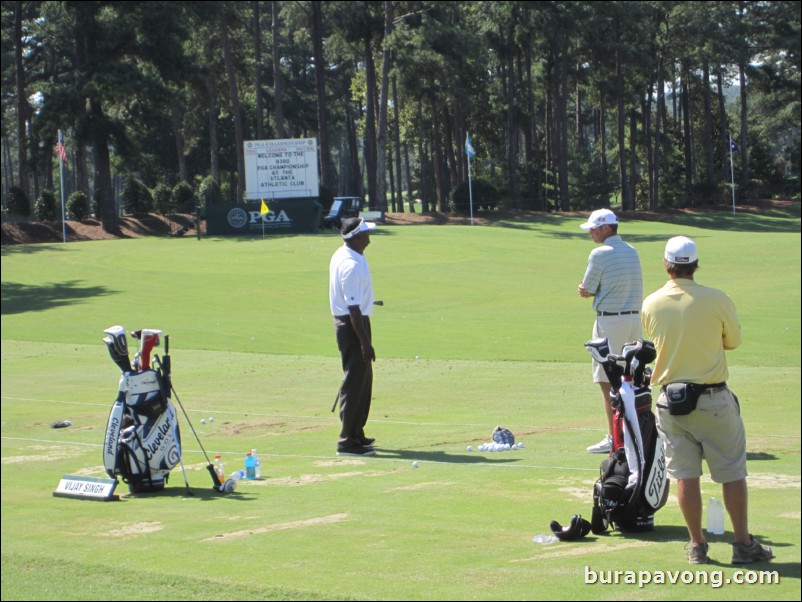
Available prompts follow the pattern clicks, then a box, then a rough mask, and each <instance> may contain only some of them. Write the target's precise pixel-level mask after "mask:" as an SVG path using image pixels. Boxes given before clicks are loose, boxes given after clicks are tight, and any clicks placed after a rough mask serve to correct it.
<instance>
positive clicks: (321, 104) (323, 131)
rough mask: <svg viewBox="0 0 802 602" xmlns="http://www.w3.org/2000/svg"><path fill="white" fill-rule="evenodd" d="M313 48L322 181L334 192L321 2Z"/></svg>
mask: <svg viewBox="0 0 802 602" xmlns="http://www.w3.org/2000/svg"><path fill="white" fill-rule="evenodd" d="M312 47H313V52H314V58H315V90H316V95H317V135H318V141H319V144H320V146H319V151H320V180H321V181H322V182H323V185H324V186H325V187H326V188H328V189H329V190H334V189H335V188H336V186H337V185H336V184H335V183H334V174H333V170H332V168H331V150H330V149H329V126H328V113H327V111H326V59H325V57H324V56H323V7H322V5H321V1H320V0H313V2H312Z"/></svg>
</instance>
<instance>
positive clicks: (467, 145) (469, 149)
mask: <svg viewBox="0 0 802 602" xmlns="http://www.w3.org/2000/svg"><path fill="white" fill-rule="evenodd" d="M465 156H467V157H468V158H469V159H473V158H474V157H475V156H476V151H475V150H473V144H471V137H470V135H469V134H468V132H465Z"/></svg>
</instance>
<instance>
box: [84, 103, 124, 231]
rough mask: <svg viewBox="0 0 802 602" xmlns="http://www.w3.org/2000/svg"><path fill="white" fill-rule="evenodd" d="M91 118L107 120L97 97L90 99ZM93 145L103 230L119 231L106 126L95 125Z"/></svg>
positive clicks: (98, 202)
mask: <svg viewBox="0 0 802 602" xmlns="http://www.w3.org/2000/svg"><path fill="white" fill-rule="evenodd" d="M89 113H90V118H91V120H92V121H93V123H95V124H102V123H104V121H105V116H104V115H103V108H102V107H101V105H100V101H99V100H97V99H96V98H90V100H89ZM92 146H93V148H94V162H95V197H96V198H97V205H98V208H99V210H100V215H101V222H102V223H103V230H104V231H105V232H108V233H110V234H118V233H119V218H118V216H117V207H116V205H115V203H114V191H113V190H112V187H111V159H110V156H109V139H108V134H107V132H106V130H105V128H103V127H102V126H101V127H94V128H93V130H92Z"/></svg>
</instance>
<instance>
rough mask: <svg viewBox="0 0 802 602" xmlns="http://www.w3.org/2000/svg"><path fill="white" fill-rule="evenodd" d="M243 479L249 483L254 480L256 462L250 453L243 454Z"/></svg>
mask: <svg viewBox="0 0 802 602" xmlns="http://www.w3.org/2000/svg"><path fill="white" fill-rule="evenodd" d="M245 478H246V479H248V480H249V481H253V480H255V479H256V460H254V458H253V453H251V452H248V453H247V454H245Z"/></svg>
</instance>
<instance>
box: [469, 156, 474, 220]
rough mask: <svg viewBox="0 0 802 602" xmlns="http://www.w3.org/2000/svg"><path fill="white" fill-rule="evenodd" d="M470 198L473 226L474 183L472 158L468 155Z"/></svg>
mask: <svg viewBox="0 0 802 602" xmlns="http://www.w3.org/2000/svg"><path fill="white" fill-rule="evenodd" d="M468 198H469V199H470V201H471V226H473V184H472V183H471V158H470V156H469V157H468Z"/></svg>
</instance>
